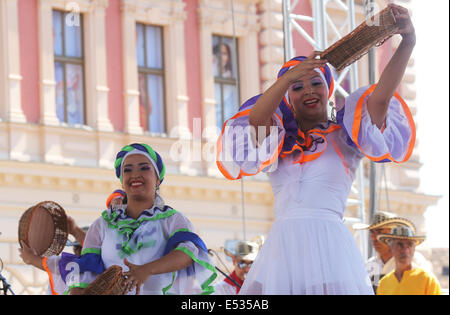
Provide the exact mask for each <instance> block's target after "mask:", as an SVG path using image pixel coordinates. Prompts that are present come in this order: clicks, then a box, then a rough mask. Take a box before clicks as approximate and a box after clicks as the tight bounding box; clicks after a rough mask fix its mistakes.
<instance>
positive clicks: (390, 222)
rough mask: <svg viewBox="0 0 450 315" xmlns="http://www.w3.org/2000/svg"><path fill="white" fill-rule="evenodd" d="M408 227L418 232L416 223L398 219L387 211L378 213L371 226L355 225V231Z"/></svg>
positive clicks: (374, 216)
mask: <svg viewBox="0 0 450 315" xmlns="http://www.w3.org/2000/svg"><path fill="white" fill-rule="evenodd" d="M399 225H401V226H407V227H409V228H411V229H412V231H413V232H414V233H415V232H416V227H415V225H414V223H412V222H411V221H409V220H408V219H405V218H402V217H398V216H397V215H396V214H394V213H391V212H386V211H378V212H375V214H374V215H373V218H372V221H371V222H370V224H365V223H355V224H353V229H354V230H373V229H378V228H393V227H396V226H399Z"/></svg>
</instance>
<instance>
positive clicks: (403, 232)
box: [377, 226, 425, 245]
mask: <svg viewBox="0 0 450 315" xmlns="http://www.w3.org/2000/svg"><path fill="white" fill-rule="evenodd" d="M394 239H395V240H410V241H414V242H415V243H416V245H419V244H420V243H422V242H423V241H424V240H425V236H416V235H415V233H414V231H413V230H412V229H411V228H410V227H408V226H396V227H394V228H392V230H391V233H390V234H380V235H378V236H377V240H378V241H379V242H381V243H384V244H386V245H389V244H388V242H389V240H394Z"/></svg>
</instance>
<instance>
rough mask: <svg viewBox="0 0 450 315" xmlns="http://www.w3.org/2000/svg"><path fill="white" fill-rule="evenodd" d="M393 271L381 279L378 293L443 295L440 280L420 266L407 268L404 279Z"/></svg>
mask: <svg viewBox="0 0 450 315" xmlns="http://www.w3.org/2000/svg"><path fill="white" fill-rule="evenodd" d="M394 272H395V270H394V271H391V272H390V273H388V274H387V275H386V276H384V277H383V278H382V279H381V280H380V285H379V286H378V289H377V295H441V294H442V292H441V286H440V285H439V282H438V281H437V280H436V278H434V277H433V276H431V275H430V274H428V273H427V272H426V271H424V270H423V269H420V268H413V269H411V270H406V271H405V272H404V273H403V277H402V280H401V281H400V282H398V280H397V277H396V276H395V274H394Z"/></svg>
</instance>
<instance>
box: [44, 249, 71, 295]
mask: <svg viewBox="0 0 450 315" xmlns="http://www.w3.org/2000/svg"><path fill="white" fill-rule="evenodd" d="M60 259H61V257H60V256H56V255H55V256H50V257H44V258H43V259H42V266H43V267H44V270H45V272H47V275H48V279H49V283H50V292H51V293H52V295H61V294H64V292H65V291H66V283H65V282H64V280H63V279H62V277H61V274H60V272H59V261H60Z"/></svg>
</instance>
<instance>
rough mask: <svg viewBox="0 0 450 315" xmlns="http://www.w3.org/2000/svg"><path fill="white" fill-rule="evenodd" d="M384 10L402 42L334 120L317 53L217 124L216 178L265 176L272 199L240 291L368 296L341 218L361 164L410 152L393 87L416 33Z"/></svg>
mask: <svg viewBox="0 0 450 315" xmlns="http://www.w3.org/2000/svg"><path fill="white" fill-rule="evenodd" d="M391 7H392V9H393V11H394V14H395V16H396V19H397V21H398V23H399V24H400V25H401V26H402V27H401V29H400V30H399V32H398V33H399V34H401V35H402V42H401V44H400V46H399V47H398V49H397V51H396V52H395V54H394V55H393V56H392V58H391V60H390V61H389V63H388V65H387V66H386V68H385V69H384V71H383V73H382V75H381V77H380V80H379V82H378V84H376V85H373V86H370V87H362V88H360V89H358V90H357V91H355V92H354V93H352V94H351V95H350V96H349V97H348V98H347V99H346V101H345V106H344V107H343V108H341V109H340V110H339V111H338V112H337V115H336V116H337V117H336V118H337V122H334V121H331V120H329V119H328V115H327V104H328V100H329V98H330V97H331V96H332V94H333V87H334V83H333V77H332V74H331V71H330V69H329V67H328V65H327V64H326V60H320V59H316V57H317V55H318V53H317V52H315V53H313V54H312V55H311V56H309V57H308V58H306V57H296V58H293V59H292V60H290V61H288V62H287V63H286V64H284V66H283V67H282V68H281V70H280V72H279V74H278V80H277V81H276V82H275V83H274V84H273V85H272V86H271V87H270V88H269V89H268V90H267V91H265V92H264V93H263V94H262V95H258V96H255V97H253V98H251V99H249V100H248V101H246V102H245V103H244V104H243V105H242V106H241V108H240V110H239V112H238V113H237V114H236V115H235V116H233V117H232V118H230V119H229V120H228V121H226V122H225V124H224V128H223V130H222V134H221V136H220V137H219V139H218V160H217V165H218V167H219V169H220V170H221V172H222V174H223V175H224V176H225V177H227V178H228V179H238V178H241V177H242V176H250V175H255V174H257V173H259V172H260V171H265V172H267V174H268V176H269V180H270V184H271V186H272V191H273V194H274V212H275V220H274V223H273V225H272V227H271V230H270V232H269V234H268V236H267V240H266V242H265V243H264V245H263V247H262V248H261V250H260V252H259V254H258V257H257V258H256V260H255V262H254V263H253V265H252V268H251V269H250V272H249V273H248V275H247V278H246V280H245V282H244V285H243V287H242V289H241V291H240V294H373V290H372V287H371V283H370V280H369V278H368V277H367V273H366V271H365V267H364V261H363V259H362V257H361V254H360V252H359V250H358V247H357V246H356V243H355V241H354V239H353V237H352V235H351V233H350V231H349V230H348V228H347V227H346V226H345V224H344V223H343V220H342V219H343V214H344V211H345V207H346V200H347V197H348V195H349V193H350V188H351V185H352V182H353V180H354V177H355V171H356V169H357V167H358V165H359V162H360V160H361V158H363V157H364V156H366V157H368V158H369V159H371V160H373V161H375V162H388V161H394V162H398V163H400V162H405V161H407V160H408V159H409V157H410V156H411V153H412V150H413V147H414V141H415V127H414V122H413V120H412V116H411V114H410V111H409V109H408V106H407V105H406V104H405V102H404V101H403V99H402V98H401V97H400V96H399V95H398V94H397V93H395V90H396V88H397V87H398V86H399V84H400V82H401V79H402V77H403V75H404V73H405V70H406V67H407V64H408V60H409V58H410V56H411V53H412V50H413V47H414V45H415V32H414V27H413V25H412V23H411V19H410V17H409V15H408V11H407V10H406V9H404V8H402V7H400V6H396V5H392V6H391ZM274 257H276V259H274ZM281 266H282V267H281Z"/></svg>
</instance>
